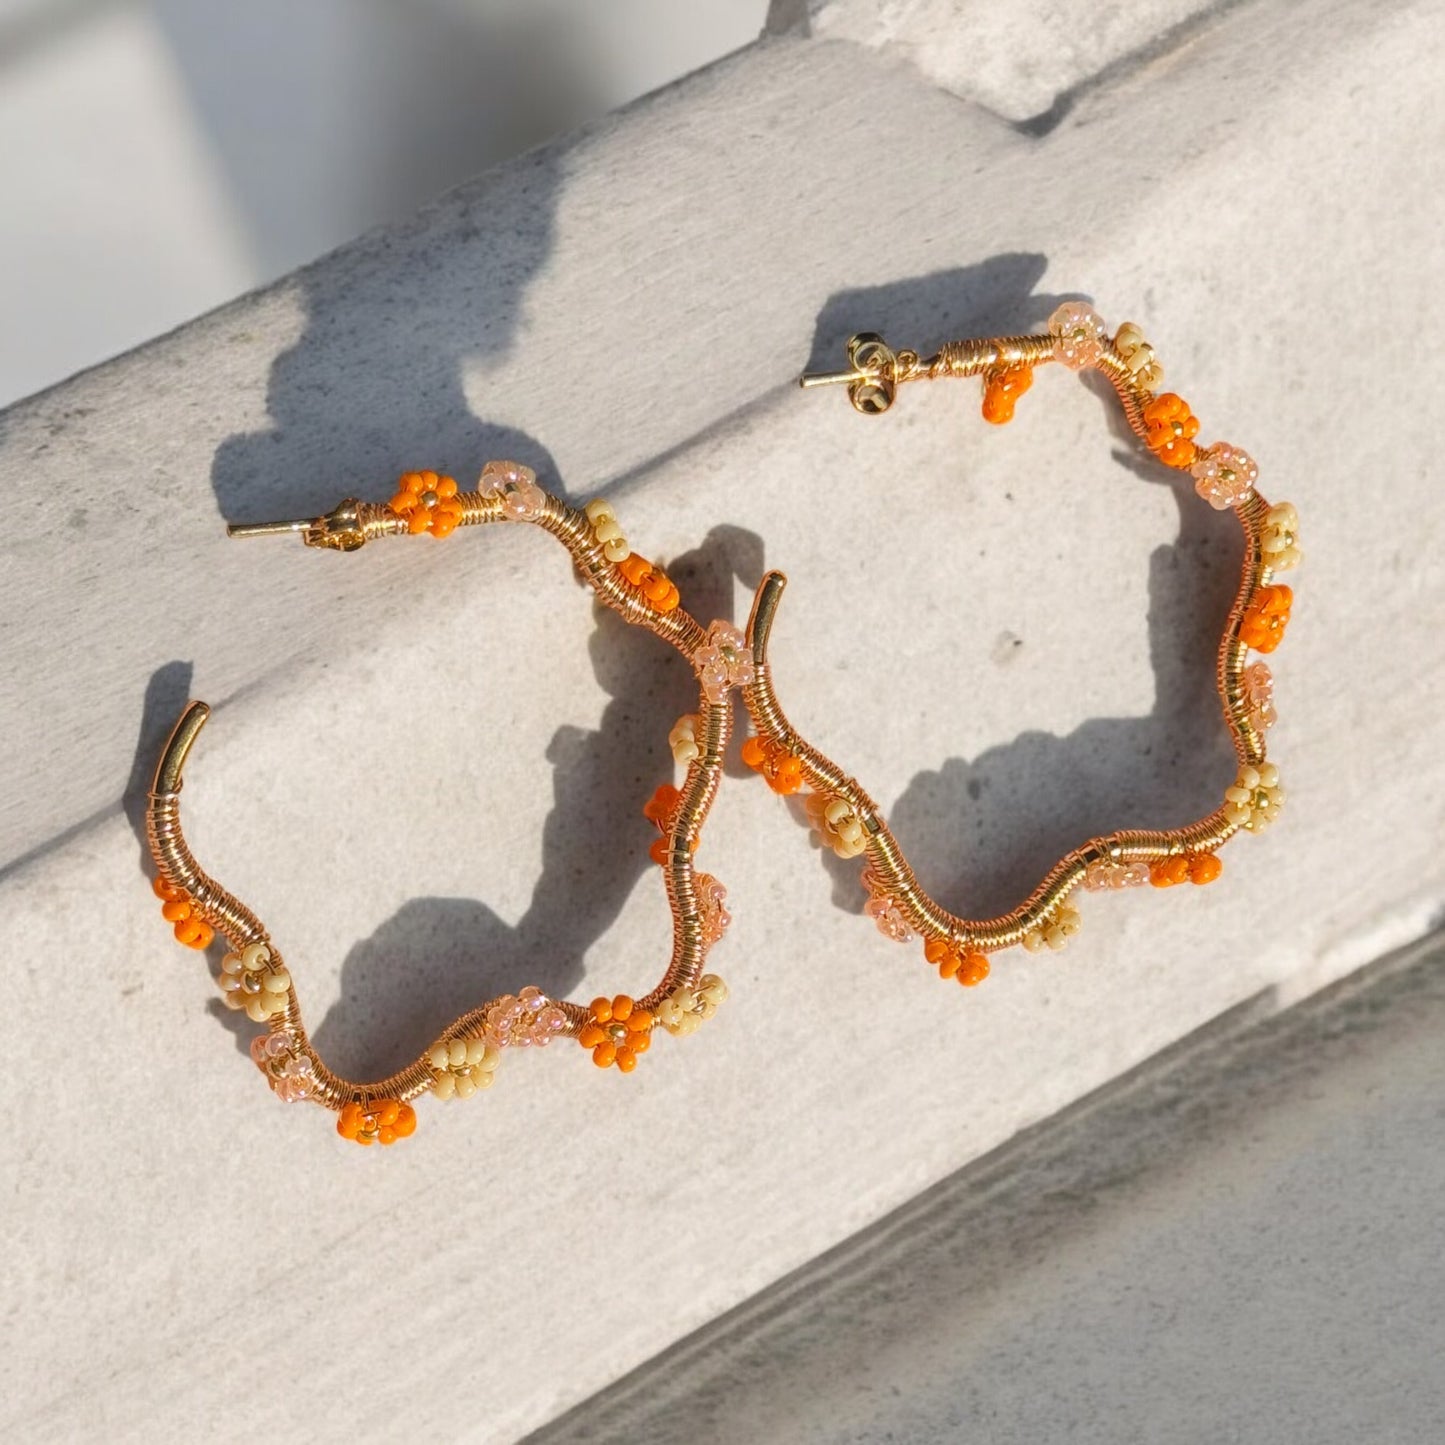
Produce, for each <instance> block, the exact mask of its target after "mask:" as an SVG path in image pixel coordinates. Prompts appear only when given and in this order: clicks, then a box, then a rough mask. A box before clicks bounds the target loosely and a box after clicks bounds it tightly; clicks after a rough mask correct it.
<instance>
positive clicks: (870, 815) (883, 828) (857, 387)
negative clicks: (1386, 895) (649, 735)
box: [742, 334, 1270, 952]
mask: <svg viewBox="0 0 1445 1445" xmlns="http://www.w3.org/2000/svg"><path fill="white" fill-rule="evenodd" d="M848 359H849V362H850V363H851V364H852V366H853V367H854V370H853V371H852V372H849V373H842V374H839V375H837V376H828V377H817V378H813V377H807V378H804V385H815V384H820V383H824V382H827V381H846V382H847V383H848V393H849V399H850V400H851V401H852V402H853V405H854V407H855V409H856V410H858V411H861V412H864V413H877V412H880V411H884V410H887V408H888V407H889V406H890V405H891V404H892V401H893V397H894V394H895V392H896V388H897V386H898V385H900V384H901V383H903V382H905V381H916V380H934V379H938V378H942V377H966V376H981V375H983V374H984V373H986V372H990V371H993V370H994V369H996V368H999V367H1005V366H1010V365H1026V366H1039V365H1042V364H1044V363H1046V362H1049V361H1052V360H1054V353H1053V338H1052V337H1050V336H1005V337H997V338H988V339H978V340H968V341H950V342H948V343H947V344H946V345H944V346H943V347H941V348H940V349H939V350H938V351H937V352H936V353H935V354H934V355H932V356H929V357H920V356H919V354H918V353H917V352H913V351H899V352H897V353H894V352H892V351H890V350H889V349H888V348H887V347H886V346H885V345H884V344H883V342H882V341H881V340H880V339H879V338H878V337H876V336H872V335H871V334H870V335H867V336H859V337H855V338H854V339H853V340H852V341H851V342H850V343H849V346H848ZM1095 369H1096V370H1098V371H1100V372H1102V373H1103V375H1104V376H1105V377H1106V378H1107V379H1108V380H1109V382H1110V384H1111V385H1112V386H1113V388H1114V390H1115V391H1116V392H1117V393H1118V396H1119V401H1120V403H1121V405H1122V407H1123V411H1124V417H1125V419H1126V420H1127V421H1128V423H1129V426H1130V428H1131V429H1132V430H1133V431H1134V432H1135V434H1136V435H1137V436H1138V437H1139V438H1140V439H1141V440H1145V439H1146V427H1145V423H1144V416H1143V412H1144V407H1145V406H1146V405H1147V404H1148V402H1149V400H1150V399H1151V397H1152V393H1151V392H1149V391H1146V390H1145V389H1143V388H1142V387H1140V386H1139V385H1138V384H1137V382H1136V381H1135V380H1134V376H1133V373H1132V372H1131V371H1130V369H1129V367H1128V365H1127V363H1126V362H1125V360H1124V358H1123V357H1122V356H1120V354H1119V352H1118V351H1117V350H1116V349H1115V347H1114V345H1113V343H1112V342H1109V343H1107V344H1106V345H1105V348H1104V352H1103V355H1102V356H1101V357H1100V359H1099V360H1098V361H1097V362H1096V363H1095ZM1233 510H1234V512H1235V515H1236V516H1237V517H1238V518H1239V523H1240V527H1241V529H1242V530H1243V532H1244V561H1243V564H1242V566H1241V569H1240V578H1239V587H1238V589H1237V591H1236V592H1235V597H1234V602H1233V604H1232V606H1231V607H1230V611H1229V616H1228V619H1227V621H1226V623H1225V627H1224V636H1223V638H1222V640H1221V642H1220V647H1219V654H1218V659H1217V664H1216V680H1217V684H1218V688H1219V694H1220V698H1221V701H1222V703H1223V708H1224V721H1225V724H1226V726H1227V727H1228V728H1229V732H1230V736H1231V738H1232V739H1233V742H1234V751H1235V754H1236V756H1237V757H1238V759H1239V761H1240V763H1241V764H1245V763H1248V764H1251V765H1257V764H1259V763H1260V762H1262V761H1263V760H1264V752H1265V745H1264V738H1263V737H1262V736H1261V734H1260V733H1259V731H1258V730H1257V729H1256V728H1255V726H1254V725H1253V723H1251V722H1250V720H1249V708H1248V705H1247V704H1246V702H1245V698H1244V688H1243V673H1244V666H1245V660H1246V655H1247V653H1248V650H1249V649H1248V648H1247V647H1246V645H1245V644H1244V643H1243V642H1241V641H1240V638H1239V630H1240V626H1241V624H1242V622H1243V619H1244V614H1245V610H1246V608H1247V606H1248V604H1249V600H1250V598H1251V597H1252V596H1253V595H1254V593H1255V591H1256V589H1258V588H1259V587H1262V586H1265V585H1267V584H1268V583H1269V581H1270V572H1269V568H1268V567H1267V566H1266V565H1265V562H1264V554H1263V552H1262V550H1261V547H1260V533H1261V530H1262V528H1263V525H1264V519H1265V515H1266V513H1267V512H1268V511H1269V503H1268V502H1266V501H1265V500H1264V499H1263V498H1262V497H1261V496H1260V495H1259V494H1258V493H1257V492H1256V493H1254V494H1253V495H1252V496H1251V497H1250V498H1249V500H1248V501H1246V502H1244V503H1243V504H1241V505H1240V506H1238V507H1236V508H1234V509H1233ZM786 582H787V579H786V578H785V577H784V576H783V574H782V573H780V572H772V573H769V574H768V576H767V577H765V578H764V579H763V584H762V586H761V587H760V588H759V589H758V594H757V597H756V599H755V601H754V604H753V612H752V616H751V617H750V618H749V619H748V632H747V635H748V640H749V643H750V644H751V646H752V649H753V663H754V668H755V678H754V681H753V682H752V683H751V684H749V685H747V686H745V687H744V688H743V689H742V694H743V701H744V703H745V704H746V706H747V710H748V714H749V716H750V718H751V719H752V724H753V730H754V731H755V732H756V733H757V734H758V736H759V737H762V738H766V739H769V740H770V741H772V742H774V743H776V744H778V745H779V746H781V747H782V748H784V749H786V751H787V752H789V753H791V754H793V755H794V756H795V757H797V758H798V759H800V761H801V763H802V769H803V778H804V781H805V782H806V784H807V786H808V787H809V788H811V789H813V790H814V791H815V792H820V793H831V794H833V795H834V796H836V797H839V798H842V799H843V800H844V801H845V802H846V803H847V804H848V805H849V807H850V808H851V809H852V811H853V814H854V816H855V817H857V818H858V820H859V821H860V822H861V823H862V825H863V829H864V831H865V833H866V834H867V835H868V842H867V845H866V848H865V850H864V852H865V855H866V858H867V862H868V865H869V867H870V868H871V869H872V872H873V874H874V875H875V877H876V878H877V881H878V886H879V888H880V889H881V890H882V891H885V892H886V893H887V894H888V895H889V896H890V897H891V898H892V899H893V900H894V902H895V903H896V904H897V906H898V909H899V911H900V912H901V913H902V915H903V917H904V919H905V920H906V922H907V923H908V925H909V927H910V928H911V929H912V930H913V931H914V932H915V933H918V934H920V935H922V936H923V937H924V938H929V939H935V938H936V939H947V940H949V941H951V942H953V943H954V944H956V945H958V946H959V947H960V948H962V949H968V950H978V951H980V952H992V951H996V950H998V949H1003V948H1008V947H1010V946H1011V945H1013V944H1016V943H1020V942H1022V940H1023V938H1024V936H1025V935H1026V934H1028V933H1030V932H1031V931H1032V930H1034V929H1035V928H1038V927H1039V926H1040V925H1041V924H1043V923H1046V922H1047V921H1048V920H1049V919H1050V918H1051V917H1052V916H1053V914H1054V913H1055V912H1056V911H1057V909H1058V908H1059V906H1060V904H1062V903H1063V901H1064V899H1065V898H1067V897H1068V895H1069V894H1070V893H1071V892H1072V891H1073V890H1074V888H1076V887H1077V886H1078V885H1079V884H1080V883H1081V882H1082V881H1083V878H1084V873H1085V871H1086V870H1087V869H1088V867H1089V865H1090V864H1091V863H1094V862H1098V861H1100V860H1102V859H1105V858H1110V859H1114V860H1117V861H1119V862H1121V863H1132V862H1152V861H1154V860H1156V859H1159V858H1167V857H1169V856H1171V855H1172V854H1176V853H1181V852H1191V853H1192V852H1207V851H1212V850H1213V849H1215V848H1217V847H1218V846H1219V845H1220V844H1221V843H1223V842H1224V841H1225V840H1226V839H1228V838H1230V837H1232V836H1233V835H1234V834H1235V833H1236V832H1237V831H1238V825H1237V824H1234V823H1231V822H1229V821H1228V820H1227V818H1226V815H1225V809H1224V808H1223V807H1222V806H1221V807H1220V808H1217V809H1216V810H1215V811H1214V812H1212V813H1210V814H1208V815H1207V816H1205V817H1203V818H1200V819H1199V820H1198V821H1197V822H1194V823H1191V824H1189V825H1188V826H1186V827H1183V828H1173V829H1160V830H1138V829H1136V830H1126V831H1122V832H1117V833H1109V834H1105V835H1102V836H1100V837H1096V838H1090V839H1089V840H1088V841H1087V842H1086V843H1084V844H1083V845H1082V846H1080V847H1078V848H1075V849H1074V850H1073V851H1072V852H1070V853H1067V854H1065V856H1064V857H1063V858H1061V859H1060V860H1059V861H1058V862H1057V863H1056V864H1054V866H1053V867H1052V868H1051V869H1050V870H1049V871H1048V873H1047V874H1046V875H1045V876H1044V878H1043V880H1042V881H1041V882H1040V883H1039V885H1038V886H1037V887H1036V888H1035V889H1034V891H1033V892H1032V893H1030V894H1029V896H1028V897H1027V898H1026V899H1025V900H1024V901H1023V902H1022V903H1021V904H1019V906H1018V907H1017V908H1015V909H1013V910H1012V911H1011V912H1009V913H1004V914H1001V915H999V916H998V917H996V918H961V917H959V916H958V915H956V914H953V913H950V912H949V911H948V910H947V909H946V908H943V907H942V906H941V905H939V904H938V903H936V902H935V901H934V900H933V899H932V898H931V897H930V896H929V895H928V893H927V892H925V891H924V889H923V888H922V887H920V886H919V883H918V880H917V878H916V877H915V876H914V873H913V870H912V869H911V868H910V867H909V866H908V860H907V858H906V857H905V856H904V853H903V849H902V848H901V846H900V845H899V843H898V840H897V838H896V837H894V835H893V832H892V830H891V829H890V828H889V827H888V825H887V823H885V822H884V820H883V818H882V817H881V816H880V815H879V812H878V807H877V804H876V803H874V801H873V799H872V798H870V797H869V796H868V794H867V793H866V792H864V790H863V788H862V787H861V786H860V784H859V783H858V781H857V779H855V778H853V777H850V776H849V775H848V774H847V773H845V772H844V771H843V769H842V768H840V767H839V766H838V764H837V763H835V762H834V761H833V760H832V759H831V758H829V757H827V756H825V755H824V754H823V753H821V752H819V751H818V749H817V748H815V747H813V746H812V744H811V743H809V742H808V741H807V739H805V738H804V737H802V736H801V735H800V734H799V732H798V731H797V729H796V728H794V726H793V725H792V723H791V722H789V720H788V718H787V716H786V715H785V714H784V712H783V710H782V708H781V706H780V705H779V703H778V699H777V695H776V693H775V692H774V690H773V677H772V669H771V667H770V666H769V663H768V638H769V635H770V633H771V631H772V627H773V622H774V619H775V617H776V614H777V608H778V604H779V602H780V601H781V598H782V593H783V588H784V586H785V585H786Z"/></svg>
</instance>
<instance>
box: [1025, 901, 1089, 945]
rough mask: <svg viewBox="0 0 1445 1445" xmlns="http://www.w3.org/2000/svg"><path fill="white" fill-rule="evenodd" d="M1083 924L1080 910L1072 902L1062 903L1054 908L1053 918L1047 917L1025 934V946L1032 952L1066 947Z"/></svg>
mask: <svg viewBox="0 0 1445 1445" xmlns="http://www.w3.org/2000/svg"><path fill="white" fill-rule="evenodd" d="M1083 926H1084V920H1083V918H1082V917H1081V916H1080V914H1079V910H1078V909H1077V908H1075V907H1074V906H1073V905H1072V904H1069V903H1062V904H1060V905H1059V907H1058V908H1056V909H1055V910H1054V915H1053V917H1052V918H1046V919H1045V920H1044V921H1043V922H1042V923H1039V924H1036V925H1035V926H1034V927H1033V928H1031V929H1030V930H1029V931H1028V932H1027V933H1026V934H1024V936H1023V946H1024V947H1025V948H1026V949H1027V950H1028V951H1029V952H1030V953H1037V952H1038V951H1039V950H1040V949H1042V948H1051V949H1054V950H1055V951H1057V950H1058V949H1061V948H1063V947H1065V946H1066V945H1067V944H1068V941H1069V940H1070V939H1071V938H1072V937H1073V936H1074V935H1075V934H1076V933H1077V932H1078V931H1079V930H1080V929H1081V928H1082V927H1083Z"/></svg>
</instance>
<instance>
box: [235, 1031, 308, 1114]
mask: <svg viewBox="0 0 1445 1445" xmlns="http://www.w3.org/2000/svg"><path fill="white" fill-rule="evenodd" d="M251 1061H252V1063H254V1064H255V1065H256V1067H257V1068H258V1069H260V1071H261V1072H262V1073H263V1074H265V1076H266V1082H267V1083H268V1084H270V1086H271V1088H272V1090H273V1092H274V1093H275V1094H276V1097H277V1098H278V1099H282V1100H284V1101H285V1102H286V1103H288V1104H299V1103H300V1102H301V1101H302V1100H303V1099H311V1098H314V1097H315V1095H316V1070H315V1067H314V1065H313V1064H312V1062H311V1060H310V1058H309V1057H308V1056H307V1055H306V1054H305V1053H303V1052H302V1050H301V1045H300V1043H299V1042H298V1040H297V1038H296V1035H295V1034H293V1033H292V1032H291V1030H290V1029H278V1030H277V1031H276V1032H275V1033H274V1034H258V1035H257V1036H256V1037H255V1038H254V1039H252V1040H251Z"/></svg>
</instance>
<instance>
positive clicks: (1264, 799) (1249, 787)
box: [1224, 763, 1284, 833]
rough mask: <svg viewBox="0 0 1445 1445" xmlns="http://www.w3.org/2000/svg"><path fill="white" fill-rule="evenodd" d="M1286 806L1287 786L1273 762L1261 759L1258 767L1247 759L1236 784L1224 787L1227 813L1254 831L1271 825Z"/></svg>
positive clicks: (1235, 822)
mask: <svg viewBox="0 0 1445 1445" xmlns="http://www.w3.org/2000/svg"><path fill="white" fill-rule="evenodd" d="M1283 806H1284V789H1283V788H1282V787H1280V785H1279V769H1278V768H1277V767H1275V765H1274V764H1273V763H1261V764H1260V765H1259V766H1258V767H1257V768H1255V767H1251V766H1250V765H1249V764H1248V763H1246V764H1245V765H1244V766H1243V767H1242V768H1241V769H1240V770H1239V776H1238V777H1237V778H1235V780H1234V786H1233V787H1232V788H1226V789H1225V791H1224V816H1225V817H1226V818H1227V819H1228V820H1229V821H1230V822H1231V823H1234V824H1236V825H1237V826H1238V827H1241V828H1245V829H1247V830H1248V831H1249V832H1251V833H1258V832H1259V831H1260V830H1261V829H1262V828H1267V827H1269V825H1270V824H1271V823H1273V822H1274V821H1275V819H1276V818H1278V817H1279V810H1280V809H1281V808H1282V807H1283Z"/></svg>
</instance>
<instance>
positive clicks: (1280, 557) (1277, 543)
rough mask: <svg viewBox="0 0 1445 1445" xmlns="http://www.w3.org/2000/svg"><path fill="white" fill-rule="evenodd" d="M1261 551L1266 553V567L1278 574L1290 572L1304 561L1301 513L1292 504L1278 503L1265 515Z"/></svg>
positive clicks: (1260, 537)
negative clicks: (1300, 535)
mask: <svg viewBox="0 0 1445 1445" xmlns="http://www.w3.org/2000/svg"><path fill="white" fill-rule="evenodd" d="M1259 550H1260V551H1261V552H1263V553H1264V562H1265V566H1267V567H1272V568H1273V569H1274V570H1275V571H1276V572H1288V571H1289V570H1290V568H1291V567H1297V566H1299V564H1300V563H1301V562H1302V561H1303V560H1304V555H1305V554H1304V553H1303V552H1302V551H1301V550H1300V545H1299V513H1298V512H1296V511H1295V509H1294V507H1293V505H1292V504H1291V503H1289V502H1276V503H1275V504H1274V506H1272V507H1271V508H1270V509H1269V511H1268V512H1267V513H1266V514H1265V518H1264V530H1263V531H1262V532H1261V533H1260V534H1259Z"/></svg>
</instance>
